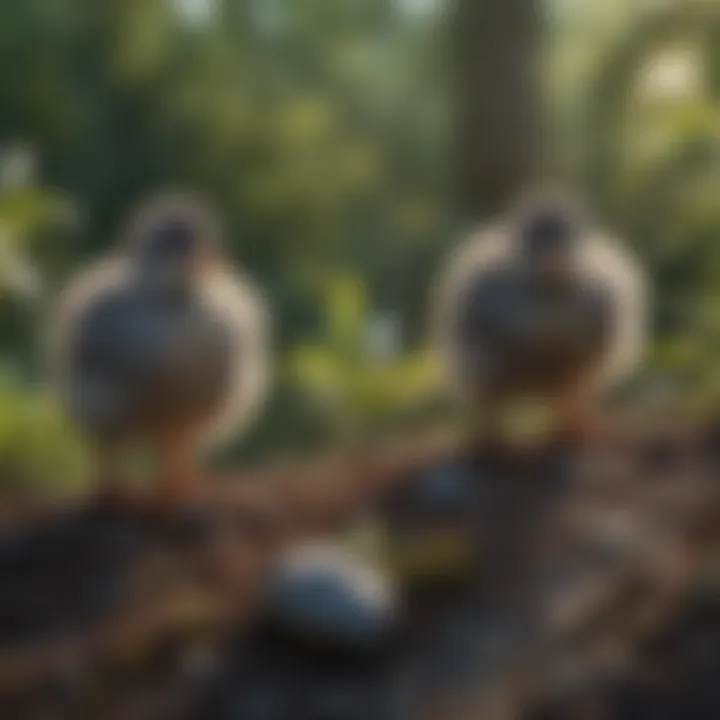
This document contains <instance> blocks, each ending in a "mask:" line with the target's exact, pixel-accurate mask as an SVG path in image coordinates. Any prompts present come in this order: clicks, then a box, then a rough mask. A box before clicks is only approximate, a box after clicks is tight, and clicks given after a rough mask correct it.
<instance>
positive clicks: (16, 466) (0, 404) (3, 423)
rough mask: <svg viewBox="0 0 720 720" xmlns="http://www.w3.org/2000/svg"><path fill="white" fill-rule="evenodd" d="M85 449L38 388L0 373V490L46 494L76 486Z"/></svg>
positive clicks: (82, 470)
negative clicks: (25, 384) (33, 389)
mask: <svg viewBox="0 0 720 720" xmlns="http://www.w3.org/2000/svg"><path fill="white" fill-rule="evenodd" d="M85 470H86V453H85V450H84V447H83V445H82V443H81V441H80V439H79V438H78V436H77V434H76V432H75V431H74V429H73V428H72V427H71V426H70V424H69V423H68V421H67V420H66V419H65V417H64V415H63V414H62V413H61V412H60V410H59V408H58V407H57V406H56V405H55V404H53V403H52V401H51V400H49V399H48V397H47V395H46V394H45V393H43V392H40V391H30V390H28V389H27V388H26V387H23V385H22V384H21V383H19V382H18V380H17V379H16V378H14V377H13V376H12V374H11V373H9V372H3V373H1V374H0V490H2V491H10V492H15V491H17V492H44V493H50V494H58V493H67V492H74V491H77V490H80V489H81V488H82V487H83V483H84V481H85V480H86V477H87V476H86V472H85Z"/></svg>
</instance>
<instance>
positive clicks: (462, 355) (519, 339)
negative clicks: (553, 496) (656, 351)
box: [433, 216, 647, 401]
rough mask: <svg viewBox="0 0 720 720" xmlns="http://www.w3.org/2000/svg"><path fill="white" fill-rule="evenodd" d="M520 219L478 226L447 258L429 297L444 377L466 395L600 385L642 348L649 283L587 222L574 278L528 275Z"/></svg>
mask: <svg viewBox="0 0 720 720" xmlns="http://www.w3.org/2000/svg"><path fill="white" fill-rule="evenodd" d="M517 223H518V219H517V218H516V217H515V216H511V217H510V218H509V219H508V220H505V221H503V222H500V223H498V224H496V225H493V226H490V227H487V228H484V229H481V230H480V231H478V232H477V233H476V234H474V235H473V236H472V237H471V238H470V240H469V241H468V242H467V243H466V244H465V245H464V246H462V247H461V248H460V249H459V250H458V251H457V252H456V253H455V255H454V256H453V258H452V259H451V262H450V263H449V265H448V267H447V268H446V270H445V272H444V274H443V275H442V277H441V279H440V282H439V285H438V288H437V295H436V297H435V304H434V311H435V315H434V317H433V332H434V337H435V340H436V342H437V344H438V345H439V347H440V348H441V351H442V352H443V353H444V355H445V358H446V361H447V362H446V365H447V369H448V375H449V380H450V382H451V383H452V385H453V386H454V387H455V388H456V389H457V390H458V391H459V393H460V394H461V395H462V396H463V397H464V398H466V399H467V400H468V401H478V400H480V398H482V397H487V396H488V395H494V396H498V395H499V396H501V397H507V396H511V395H517V394H538V395H549V396H552V395H554V394H556V393H562V392H564V391H565V390H566V389H567V388H568V387H571V386H572V385H573V384H574V383H582V384H584V385H585V386H586V387H590V388H595V389H596V390H601V389H603V388H605V387H607V386H609V385H611V384H613V383H614V382H616V381H618V380H619V379H620V378H621V377H623V376H624V375H626V374H627V373H629V372H630V371H632V370H633V369H634V368H635V366H636V364H637V363H638V361H639V359H640V357H641V354H642V350H643V348H644V343H645V336H646V306H647V299H646V295H647V290H646V283H645V277H644V274H643V272H642V270H641V268H640V267H639V265H638V263H637V262H636V261H635V260H634V258H633V257H632V255H631V254H630V253H629V252H627V251H625V250H624V249H623V248H622V247H621V246H620V245H619V244H618V243H617V242H616V241H615V240H613V239H612V238H609V237H607V236H604V235H602V234H600V233H598V232H597V231H595V230H594V229H590V228H585V229H583V231H582V233H581V237H579V238H578V244H577V259H576V262H575V265H574V268H573V272H572V277H571V278H570V282H569V283H567V284H565V285H564V286H562V287H559V288H552V287H551V288H543V287H538V286H536V285H533V283H532V282H530V281H529V277H528V275H527V272H526V267H525V266H524V262H526V261H525V260H524V259H523V257H522V249H521V247H520V244H519V241H518V226H517Z"/></svg>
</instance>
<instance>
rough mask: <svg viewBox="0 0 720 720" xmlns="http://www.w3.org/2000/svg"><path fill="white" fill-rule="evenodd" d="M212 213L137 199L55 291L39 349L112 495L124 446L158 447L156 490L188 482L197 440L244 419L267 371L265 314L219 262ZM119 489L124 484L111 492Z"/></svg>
mask: <svg viewBox="0 0 720 720" xmlns="http://www.w3.org/2000/svg"><path fill="white" fill-rule="evenodd" d="M221 236H222V232H221V229H220V227H219V225H218V223H217V221H216V219H215V216H214V213H213V212H212V211H211V210H210V209H209V208H208V207H206V206H205V204H204V203H203V202H202V201H200V200H199V199H197V198H196V197H195V196H194V195H193V194H192V193H185V192H172V193H165V194H161V195H159V196H157V197H155V198H153V199H151V200H150V201H149V202H147V203H145V204H143V205H142V206H141V207H140V208H139V210H138V211H137V212H136V214H135V215H134V216H133V218H132V219H131V222H130V223H129V227H128V229H127V232H126V236H125V237H124V239H123V240H122V241H121V243H120V247H119V248H118V250H117V251H116V252H115V253H114V254H112V255H111V256H110V257H108V258H106V259H104V260H102V261H100V262H98V263H97V264H95V265H93V266H91V267H90V268H89V269H86V270H85V271H83V272H81V273H80V274H79V276H78V277H76V278H75V279H74V280H73V281H72V282H71V283H70V285H69V287H68V288H67V290H66V291H65V292H64V294H63V295H62V297H61V298H60V302H59V306H58V310H57V313H56V315H55V317H54V319H53V324H52V330H51V338H50V351H51V362H52V371H53V375H54V377H55V379H56V382H57V384H58V389H59V392H60V395H61V399H62V400H63V402H64V403H65V405H66V407H67V409H68V411H69V413H70V415H71V416H72V418H73V419H74V420H75V421H76V422H77V423H78V424H79V426H80V428H81V429H82V430H83V431H84V432H85V433H86V434H87V435H88V436H90V438H92V440H93V441H94V442H95V443H96V445H97V447H98V451H99V452H98V458H99V474H100V483H101V491H102V492H103V493H107V494H110V495H115V494H117V492H118V491H121V490H120V488H122V486H123V478H122V477H121V475H122V471H121V466H122V459H123V456H124V451H125V450H126V449H127V448H129V447H133V446H136V445H141V446H144V447H149V448H150V449H152V450H154V451H155V452H156V453H157V456H158V460H159V468H160V476H159V485H158V497H159V498H160V499H162V500H163V501H170V500H173V499H180V498H186V497H188V496H189V495H192V494H193V493H194V492H195V491H196V490H197V489H198V486H197V484H196V479H197V471H196V462H197V455H198V452H199V450H200V449H202V448H203V447H206V446H208V445H209V444H213V443H216V442H220V441H222V440H224V439H226V438H227V437H228V436H229V435H230V434H231V433H234V432H237V431H238V430H239V429H240V427H241V426H242V425H244V424H246V423H248V422H249V420H250V419H251V418H252V417H253V415H254V414H255V413H256V411H257V409H258V407H259V406H260V404H261V401H262V399H263V397H264V394H265V390H266V387H267V384H268V377H269V351H268V344H269V343H268V335H269V332H268V315H267V312H266V310H265V307H264V304H263V302H262V300H261V299H260V297H259V295H258V294H257V292H256V290H255V289H254V288H253V286H252V285H251V283H250V282H249V281H248V280H247V279H246V278H244V277H242V276H240V275H237V274H235V273H234V272H233V271H232V270H231V268H230V267H229V266H228V263H227V262H226V261H225V259H224V257H223V254H222V249H221V244H222V237H221ZM121 492H124V491H121Z"/></svg>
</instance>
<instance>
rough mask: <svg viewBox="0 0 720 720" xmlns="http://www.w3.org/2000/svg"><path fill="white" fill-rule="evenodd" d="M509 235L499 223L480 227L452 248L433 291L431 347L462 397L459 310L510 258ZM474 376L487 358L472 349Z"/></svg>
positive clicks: (463, 370)
mask: <svg viewBox="0 0 720 720" xmlns="http://www.w3.org/2000/svg"><path fill="white" fill-rule="evenodd" d="M509 236H510V234H509V233H508V232H507V230H506V227H505V226H504V225H502V224H499V223H498V224H493V225H488V226H485V227H481V228H479V229H478V230H476V231H475V232H473V234H472V235H471V236H470V238H469V239H468V240H466V241H465V242H464V243H463V244H462V245H460V246H459V247H458V248H456V249H455V251H454V252H453V253H452V255H451V257H450V260H449V261H448V262H447V264H446V266H445V269H444V270H443V271H442V273H441V275H440V278H439V280H438V282H437V284H436V286H435V288H434V290H433V294H432V303H431V317H430V336H431V342H432V344H433V345H434V346H435V347H436V348H437V349H438V351H439V352H440V354H441V355H442V356H443V358H444V360H445V363H444V364H445V368H446V379H447V382H448V384H449V386H450V387H451V388H452V389H453V391H454V392H456V393H458V394H459V395H460V396H461V397H465V396H466V394H467V385H466V381H467V372H466V371H467V368H466V363H465V361H464V355H465V352H464V349H463V347H462V346H461V339H462V334H461V333H460V332H459V327H458V323H459V321H460V320H459V315H460V313H458V309H459V308H462V307H465V306H466V304H467V302H468V300H469V294H470V293H471V292H472V291H473V288H474V287H476V285H477V281H478V280H482V278H483V277H490V276H491V275H493V274H494V273H495V272H496V271H497V269H498V268H500V267H502V266H503V265H505V264H506V263H507V261H508V260H509V259H510V257H511V252H512V246H511V243H510V241H509ZM474 350H475V352H474V356H473V363H474V368H473V375H474V376H478V375H479V374H481V372H482V363H483V357H484V359H485V362H487V363H488V364H489V363H490V362H491V358H490V356H489V355H488V354H487V353H486V352H484V351H483V348H482V347H477V348H475V349H474Z"/></svg>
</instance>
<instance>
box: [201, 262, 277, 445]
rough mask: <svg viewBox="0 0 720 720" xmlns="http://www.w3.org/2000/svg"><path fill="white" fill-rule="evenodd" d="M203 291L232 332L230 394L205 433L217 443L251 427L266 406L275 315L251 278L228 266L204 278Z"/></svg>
mask: <svg viewBox="0 0 720 720" xmlns="http://www.w3.org/2000/svg"><path fill="white" fill-rule="evenodd" d="M202 295H203V298H204V300H205V302H207V303H208V305H209V307H210V308H211V309H212V310H213V312H215V313H217V315H218V317H219V318H220V319H221V321H222V322H223V323H224V324H226V326H227V327H229V328H230V330H231V336H232V348H231V352H232V353H233V358H232V374H231V380H230V388H229V391H228V394H227V400H226V402H225V404H224V406H223V407H222V409H221V410H220V411H219V412H218V413H217V415H216V416H215V417H214V418H213V419H212V420H211V422H210V423H209V425H208V427H207V428H206V431H205V433H204V444H205V446H214V445H218V444H221V443H223V442H225V441H226V440H228V439H229V437H230V436H231V435H234V434H236V433H239V432H240V431H241V430H243V429H244V428H246V427H247V426H248V425H249V424H250V422H251V421H252V420H254V419H255V417H256V416H257V414H258V412H259V411H260V409H261V408H262V405H263V401H264V399H265V397H266V395H267V391H268V388H269V385H270V379H271V376H272V368H271V355H272V353H271V351H270V345H271V332H270V316H269V312H268V310H267V308H266V305H265V302H264V300H263V298H262V297H261V295H260V293H259V292H258V291H257V289H256V288H255V287H254V285H253V284H252V283H251V282H250V280H249V279H248V278H246V277H245V276H242V275H240V274H237V273H234V272H232V271H230V270H229V269H228V268H223V269H220V270H217V271H215V272H214V273H212V274H211V275H210V276H209V277H208V278H207V279H206V280H205V282H204V284H203V288H202Z"/></svg>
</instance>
